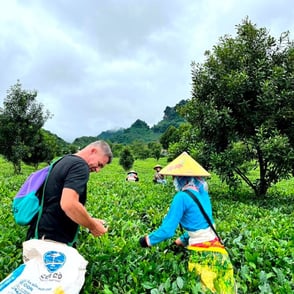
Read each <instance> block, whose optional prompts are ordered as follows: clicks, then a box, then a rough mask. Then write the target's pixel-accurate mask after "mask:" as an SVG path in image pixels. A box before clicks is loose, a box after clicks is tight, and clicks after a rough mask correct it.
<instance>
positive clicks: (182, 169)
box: [159, 152, 210, 177]
mask: <svg viewBox="0 0 294 294" xmlns="http://www.w3.org/2000/svg"><path fill="white" fill-rule="evenodd" d="M159 173H160V174H162V175H167V176H187V177H209V176H210V174H209V173H208V172H207V171H206V170H205V169H204V168H203V167H202V166H201V165H200V164H199V163H198V162H197V161H195V160H194V159H193V158H192V157H191V156H190V155H189V154H188V153H187V152H183V153H182V154H181V155H179V156H178V157H177V158H175V159H174V160H173V161H172V162H170V163H169V164H168V165H167V166H166V167H164V168H163V169H162V170H161V171H160V172H159Z"/></svg>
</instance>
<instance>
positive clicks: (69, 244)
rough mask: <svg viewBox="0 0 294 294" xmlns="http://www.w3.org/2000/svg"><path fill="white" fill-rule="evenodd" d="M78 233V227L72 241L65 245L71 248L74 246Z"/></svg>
mask: <svg viewBox="0 0 294 294" xmlns="http://www.w3.org/2000/svg"><path fill="white" fill-rule="evenodd" d="M79 231H80V226H78V228H77V231H76V234H75V236H74V238H73V240H72V241H71V242H69V243H67V245H68V246H71V247H72V246H73V245H74V243H76V241H77V239H78V235H79Z"/></svg>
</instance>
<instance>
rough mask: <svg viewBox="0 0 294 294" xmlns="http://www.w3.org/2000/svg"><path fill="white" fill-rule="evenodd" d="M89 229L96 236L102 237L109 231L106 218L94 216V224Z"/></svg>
mask: <svg viewBox="0 0 294 294" xmlns="http://www.w3.org/2000/svg"><path fill="white" fill-rule="evenodd" d="M89 230H90V232H91V234H92V235H93V236H94V237H100V236H102V235H104V234H105V233H106V232H107V231H108V228H107V226H106V222H105V221H104V220H101V219H97V218H92V226H91V228H89Z"/></svg>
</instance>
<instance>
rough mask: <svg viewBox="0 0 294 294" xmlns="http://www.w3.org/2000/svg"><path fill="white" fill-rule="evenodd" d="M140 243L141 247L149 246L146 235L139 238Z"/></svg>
mask: <svg viewBox="0 0 294 294" xmlns="http://www.w3.org/2000/svg"><path fill="white" fill-rule="evenodd" d="M139 243H140V245H141V247H143V248H146V247H149V246H148V244H147V241H146V236H144V237H141V238H140V239H139Z"/></svg>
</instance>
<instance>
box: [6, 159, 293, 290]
mask: <svg viewBox="0 0 294 294" xmlns="http://www.w3.org/2000/svg"><path fill="white" fill-rule="evenodd" d="M0 163H1V172H0V197H1V208H0V210H1V213H0V228H1V236H0V248H1V256H0V257H1V258H0V280H2V279H4V278H5V277H6V276H7V275H8V274H9V273H10V272H11V271H13V270H14V269H15V268H16V267H17V266H18V265H19V264H20V263H21V262H22V260H21V250H22V248H21V246H22V241H23V240H24V238H25V234H26V228H23V227H20V226H18V225H16V224H15V222H14V220H13V216H12V213H11V201H12V198H13V196H14V195H15V193H16V192H17V190H18V189H19V187H20V186H21V184H22V182H23V180H24V179H25V178H26V175H28V174H29V173H30V172H31V171H32V168H31V167H28V166H24V167H23V168H22V169H23V173H24V174H23V175H19V176H15V175H13V169H12V166H10V164H8V163H7V162H5V161H4V160H3V159H1V158H0ZM156 163H158V162H156V161H155V160H153V159H147V160H145V161H140V160H137V161H135V163H134V166H133V168H134V169H135V170H136V171H137V172H138V175H139V179H140V180H139V182H126V181H125V177H126V173H125V172H124V170H123V169H122V167H121V166H120V165H119V164H118V159H115V160H114V162H113V163H112V164H110V165H108V166H106V167H105V168H104V169H103V170H102V171H101V172H100V173H97V174H91V177H90V181H89V185H88V202H87V209H88V210H89V212H90V213H91V214H92V215H93V216H96V217H98V218H102V219H105V220H106V221H107V223H108V225H109V232H108V233H107V234H106V235H104V236H102V237H101V238H94V237H93V236H92V235H91V234H89V233H88V231H87V230H86V229H82V230H81V232H80V236H79V242H78V250H79V252H80V253H81V254H82V255H83V256H84V257H85V258H86V259H87V260H88V261H89V264H88V266H87V273H86V281H85V284H84V287H83V289H82V292H81V293H85V294H86V293H87V294H88V293H89V294H90V293H91V294H93V293H105V294H110V293H115V294H116V293H117V294H118V293H152V294H155V293H201V288H200V284H199V281H198V278H197V277H195V276H194V275H193V274H191V273H189V272H188V271H187V252H186V251H183V252H181V253H179V254H176V255H175V254H173V253H171V252H167V253H164V249H165V247H166V246H167V245H168V244H170V243H171V242H172V240H168V241H165V242H162V243H160V244H159V245H157V246H154V247H152V248H147V249H145V248H141V247H140V246H139V244H138V239H139V237H140V236H143V235H144V234H147V233H149V232H150V231H152V230H153V229H155V228H157V227H158V226H159V225H160V223H161V220H162V218H163V217H164V215H165V213H166V212H167V210H168V207H169V204H170V201H171V199H172V197H173V195H174V189H173V185H172V182H171V178H168V184H167V185H155V184H153V182H152V177H153V172H154V171H153V169H152V167H153V166H154V165H155V164H156ZM159 163H160V164H162V165H165V164H166V162H165V160H164V159H161V160H160V162H159ZM208 183H209V190H210V195H211V199H212V204H213V214H214V218H215V221H216V225H217V230H218V231H219V233H220V235H221V236H222V237H223V239H224V241H225V244H226V245H227V248H228V250H229V252H230V254H231V258H232V261H233V264H234V268H235V277H236V281H237V284H238V293H250V294H254V293H266V294H269V293H293V291H294V281H293V272H294V271H293V260H294V251H293V248H294V244H293V236H294V225H293V223H294V222H293V221H294V213H293V195H294V179H293V178H292V179H290V180H288V181H284V182H281V183H279V184H277V185H276V186H274V187H272V188H271V189H270V191H269V196H268V198H266V199H264V200H256V199H254V195H253V194H252V193H250V191H249V190H247V189H246V188H245V187H242V189H240V190H238V191H230V190H229V189H228V187H227V186H226V185H224V184H222V183H221V182H220V181H219V179H218V177H216V176H215V175H212V177H211V179H209V180H208ZM180 233H181V232H180V231H178V232H177V234H178V235H179V234H180Z"/></svg>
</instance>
